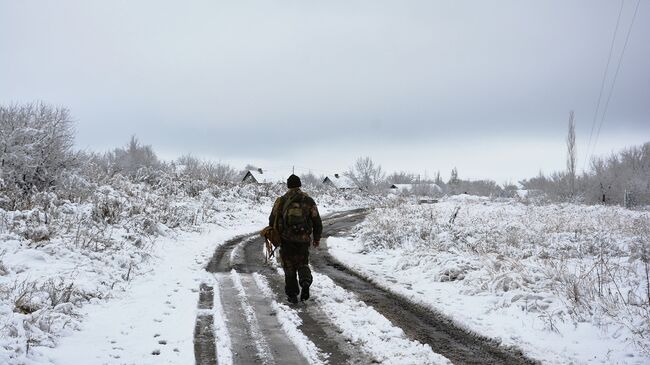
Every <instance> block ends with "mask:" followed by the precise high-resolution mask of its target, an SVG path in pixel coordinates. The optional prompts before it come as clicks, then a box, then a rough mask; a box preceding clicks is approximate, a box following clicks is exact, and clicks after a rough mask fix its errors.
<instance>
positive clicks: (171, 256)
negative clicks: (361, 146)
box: [0, 176, 368, 364]
mask: <svg viewBox="0 0 650 365" xmlns="http://www.w3.org/2000/svg"><path fill="white" fill-rule="evenodd" d="M168 184H170V185H165V184H161V186H159V187H155V188H154V187H151V186H149V185H147V184H142V183H132V182H129V181H128V180H126V179H124V178H122V177H120V176H117V177H116V178H115V179H114V180H113V181H110V185H103V186H98V187H97V188H96V189H95V190H94V192H93V191H91V192H90V198H89V199H88V201H86V202H82V203H71V202H69V201H66V200H60V199H59V198H58V197H56V195H54V194H50V195H47V196H46V198H47V199H48V200H47V202H46V204H44V206H46V207H47V208H42V207H36V208H34V209H32V210H29V211H4V210H1V209H0V218H1V219H0V242H1V245H0V315H1V319H0V363H2V364H5V363H7V364H51V363H57V364H68V363H84V364H93V363H134V364H135V363H137V364H146V363H191V362H193V361H194V360H193V357H194V355H193V348H192V346H193V345H192V340H193V338H192V337H193V330H194V328H193V327H194V324H195V319H196V315H197V313H198V312H197V310H198V309H197V301H198V288H199V286H200V284H201V283H208V284H214V286H215V287H218V286H217V285H216V280H217V279H216V277H214V276H213V275H209V274H207V273H206V272H205V270H204V265H205V264H206V263H207V262H208V259H209V257H210V256H211V255H212V253H213V252H214V250H215V248H216V247H217V246H218V245H220V244H222V243H223V242H225V241H226V240H228V239H229V238H232V237H234V236H237V235H240V234H244V233H250V232H255V231H259V230H260V229H261V228H263V227H264V226H265V225H266V224H267V223H268V222H267V219H268V214H269V212H270V210H271V205H272V203H273V200H274V199H275V198H276V197H277V196H279V195H281V194H282V193H283V192H284V191H285V188H284V187H282V186H279V185H278V186H272V187H264V186H259V185H254V184H253V185H250V184H247V185H234V186H223V187H222V186H213V185H205V186H203V187H201V189H203V190H201V189H199V190H196V186H194V185H192V186H187V185H184V184H185V183H184V182H183V181H171V182H169V183H168ZM199 185H200V184H199ZM199 185H197V186H199ZM183 189H188V190H183ZM186 191H187V192H188V193H187V194H186V193H185V192H186ZM308 193H310V194H311V195H312V196H314V198H315V200H316V201H317V203H318V205H319V208H320V210H321V212H323V214H326V213H327V212H330V211H333V210H345V209H351V208H356V207H359V206H363V205H366V204H367V201H368V199H367V198H366V197H363V196H353V195H350V194H344V193H339V192H337V191H323V192H319V191H314V192H312V191H308ZM39 199H43V197H40V198H39ZM220 304H221V303H220V301H219V296H218V294H217V295H215V303H214V308H213V313H214V318H215V323H214V331H215V334H216V338H217V349H218V356H219V361H220V362H221V363H228V362H232V353H231V352H230V343H229V337H228V336H227V335H226V334H227V327H226V326H225V323H224V321H223V320H224V315H225V314H224V313H223V308H222V307H221V306H220ZM159 341H163V342H164V343H159ZM154 353H156V354H155V355H154ZM82 360H83V361H82Z"/></svg>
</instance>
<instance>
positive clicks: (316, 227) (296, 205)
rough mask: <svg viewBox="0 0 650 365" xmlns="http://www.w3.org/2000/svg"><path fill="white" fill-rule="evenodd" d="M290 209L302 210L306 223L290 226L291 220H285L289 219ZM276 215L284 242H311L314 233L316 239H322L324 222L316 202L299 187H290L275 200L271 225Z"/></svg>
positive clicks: (292, 211)
mask: <svg viewBox="0 0 650 365" xmlns="http://www.w3.org/2000/svg"><path fill="white" fill-rule="evenodd" d="M288 211H291V212H290V213H296V212H301V213H302V219H303V220H304V225H303V226H301V227H300V228H299V229H296V228H295V227H289V224H288V223H289V222H285V220H288V218H287V215H288V214H289V213H288ZM276 215H277V216H278V229H279V230H280V234H281V236H282V241H283V242H296V243H298V242H306V243H309V242H311V236H312V234H313V236H314V241H320V236H321V233H322V232H323V223H322V222H321V219H320V215H319V214H318V208H317V207H316V202H314V199H312V198H311V197H309V196H308V195H307V194H305V193H304V192H303V191H301V190H300V189H299V188H293V189H289V191H287V192H286V194H284V195H283V196H281V197H279V198H277V199H276V200H275V204H273V210H272V211H271V215H270V216H269V226H273V225H274V222H275V217H276Z"/></svg>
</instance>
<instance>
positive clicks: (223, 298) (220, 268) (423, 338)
mask: <svg viewBox="0 0 650 365" xmlns="http://www.w3.org/2000/svg"><path fill="white" fill-rule="evenodd" d="M365 215H366V211H365V210H354V211H349V212H343V213H336V214H333V215H330V216H328V217H327V218H325V219H324V220H323V224H324V227H325V228H324V232H323V237H328V236H332V235H339V234H343V233H346V232H347V231H349V230H350V229H351V228H352V227H354V226H355V225H356V224H358V223H359V222H360V221H362V220H363V219H364V218H365ZM264 261H265V260H264V257H263V254H262V239H261V238H259V237H258V236H257V235H256V234H252V235H247V236H241V237H237V238H235V239H232V240H230V241H228V242H226V243H225V244H224V245H222V246H220V247H219V248H218V249H217V250H216V251H215V253H214V256H213V257H212V259H211V260H210V262H209V263H208V265H207V266H206V270H207V271H209V272H211V273H214V275H215V278H216V281H217V284H216V285H218V286H219V290H218V291H214V292H213V288H211V287H209V286H207V285H203V286H202V287H201V288H200V290H201V291H200V293H201V299H200V302H199V308H200V309H206V308H207V307H209V306H211V305H212V302H213V301H214V299H213V298H212V296H213V295H219V296H220V298H219V300H220V302H221V303H222V305H223V310H224V312H225V313H228V316H227V317H228V318H227V319H226V322H227V323H226V324H227V327H228V332H229V333H230V337H231V339H230V341H231V344H232V359H233V362H234V363H235V364H238V363H241V364H247V363H260V364H275V363H277V364H293V363H306V359H304V358H303V357H302V355H301V354H300V353H299V352H298V350H297V349H296V348H295V346H294V345H293V344H292V343H291V342H290V341H289V340H287V339H286V337H284V336H278V333H282V329H281V328H280V326H279V323H278V322H277V318H276V317H275V314H274V313H272V312H271V311H270V309H269V307H270V305H269V301H270V300H271V299H276V300H278V301H284V298H285V297H284V280H283V278H282V276H281V275H278V273H277V271H275V270H274V269H273V268H271V267H270V265H268V264H266V263H265V262H264ZM310 261H311V264H312V267H313V268H314V270H315V271H317V272H320V273H322V274H325V275H328V276H329V277H330V278H331V279H332V280H333V281H334V282H335V283H336V284H337V285H339V286H341V287H343V288H345V289H346V290H349V291H351V292H354V293H355V294H356V295H357V296H358V298H359V299H360V300H362V301H364V302H365V303H366V304H368V305H370V306H372V307H373V308H374V309H375V310H377V311H378V312H379V313H381V314H382V315H384V316H385V317H386V318H387V319H389V320H390V321H391V322H392V323H393V325H395V326H398V327H400V328H402V329H403V331H404V333H405V334H406V335H407V336H408V337H410V338H411V339H414V340H417V341H419V342H421V343H424V344H428V345H430V346H431V348H432V349H433V351H434V352H436V353H439V354H441V355H443V356H445V357H447V358H448V359H450V360H451V361H452V362H453V363H454V364H535V363H536V362H534V361H532V360H530V359H528V358H526V357H525V356H524V355H523V354H522V353H521V352H520V351H518V350H517V349H512V348H505V347H503V346H499V345H498V344H497V343H496V342H495V341H494V340H491V339H488V338H484V337H480V336H476V335H474V334H471V333H469V332H467V331H466V330H464V329H462V328H460V327H459V326H456V325H455V324H454V323H452V322H451V321H450V320H448V319H447V318H445V317H444V316H442V315H441V314H439V313H436V312H433V311H431V310H429V309H426V308H423V307H421V306H418V305H416V304H413V303H411V302H409V301H408V300H406V299H404V298H402V297H400V296H398V295H395V294H393V293H391V292H389V291H387V290H384V289H382V288H381V287H379V286H377V285H376V284H373V283H372V282H370V281H369V280H367V279H366V278H364V277H362V276H361V275H359V274H358V273H355V272H353V271H351V270H349V269H348V268H346V267H345V266H343V265H342V264H340V263H339V262H337V261H336V260H335V259H334V258H332V256H330V255H329V254H328V252H327V247H326V244H325V245H324V247H322V248H321V249H319V250H312V252H311V254H310ZM252 273H258V274H260V275H263V276H264V277H265V278H266V279H267V281H268V283H269V285H270V287H271V289H272V290H273V291H274V292H275V294H276V295H275V296H276V297H275V298H265V297H264V296H263V295H262V294H261V292H260V291H259V288H257V287H256V286H255V283H254V282H253V280H252V277H251V274H252ZM213 293H214V294H213ZM310 304H311V303H310V302H307V304H305V303H301V304H299V305H297V306H294V309H296V311H297V312H298V315H299V316H300V318H301V319H302V322H303V324H302V326H300V327H299V329H300V330H301V331H302V332H303V333H304V334H305V335H306V336H307V337H308V338H309V339H310V340H311V341H312V342H313V343H314V344H315V345H316V346H317V347H318V348H319V349H320V350H321V351H322V352H323V353H326V354H328V361H329V363H331V364H345V363H348V364H358V363H370V362H371V359H370V358H368V357H367V356H366V355H365V354H364V353H363V352H362V351H360V350H359V349H357V348H355V347H353V345H351V344H350V343H348V342H346V341H344V340H343V339H342V338H341V336H340V334H339V332H338V330H337V329H336V328H335V327H334V326H333V325H332V324H331V323H330V322H329V320H328V318H327V316H325V314H324V313H322V312H321V311H320V309H319V308H318V307H317V306H315V305H310ZM247 309H248V311H249V312H250V310H251V309H252V310H253V311H254V312H255V313H256V317H255V318H250V315H248V316H247ZM201 313H205V311H204V312H201V311H200V313H199V316H197V321H196V327H195V355H196V363H197V364H208V363H210V364H214V363H216V359H217V358H218V356H217V354H216V351H217V350H216V347H215V346H214V343H215V338H214V331H213V330H212V320H213V318H212V316H211V315H210V316H208V315H205V314H204V315H201ZM260 337H261V338H263V341H262V342H263V343H256V341H255V339H256V338H260ZM258 342H259V341H258ZM210 344H212V345H210Z"/></svg>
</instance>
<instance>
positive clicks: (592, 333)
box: [327, 196, 650, 364]
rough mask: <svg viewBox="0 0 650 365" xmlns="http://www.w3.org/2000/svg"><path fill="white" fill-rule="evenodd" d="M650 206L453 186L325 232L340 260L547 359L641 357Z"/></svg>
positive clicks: (648, 324) (646, 320) (642, 360)
mask: <svg viewBox="0 0 650 365" xmlns="http://www.w3.org/2000/svg"><path fill="white" fill-rule="evenodd" d="M649 237H650V214H649V213H648V212H647V211H645V212H644V211H631V210H626V209H622V208H617V207H603V206H582V205H572V204H562V205H546V206H534V205H525V204H522V203H519V202H516V201H514V200H506V201H491V200H489V199H486V198H478V197H470V196H456V197H450V198H446V199H443V200H442V201H441V202H440V203H437V204H433V205H414V204H409V203H405V202H402V201H399V200H398V201H396V202H395V203H394V204H393V205H392V206H389V207H386V208H377V209H375V210H373V212H372V213H371V214H370V215H369V216H368V218H367V219H366V220H365V222H364V223H363V224H362V225H361V226H360V227H358V230H357V231H356V232H355V233H353V234H352V237H340V238H329V239H328V242H327V244H328V245H329V247H330V252H331V253H332V254H333V255H334V256H335V257H336V258H337V259H338V260H340V261H341V262H342V263H344V264H345V265H346V266H349V267H352V268H353V269H354V270H355V271H357V272H359V273H361V274H362V275H364V276H366V277H368V278H369V279H371V280H373V281H374V282H376V283H377V284H379V285H381V286H383V287H385V288H387V289H389V290H392V291H394V292H397V293H399V294H402V295H404V296H405V297H407V298H410V299H411V300H413V301H414V302H417V303H420V304H422V305H425V306H428V307H430V308H433V309H435V310H437V311H439V312H442V313H444V314H446V315H448V316H449V317H451V318H452V319H453V320H455V321H456V322H457V323H459V324H460V325H461V326H463V327H465V328H467V329H468V330H470V331H474V332H476V333H480V334H483V335H486V336H490V337H495V338H497V339H499V340H500V341H501V342H502V343H504V344H506V345H515V346H518V347H520V348H522V349H523V350H524V351H525V352H526V353H527V354H529V356H531V357H533V358H536V359H540V360H543V361H544V362H545V363H550V364H566V363H569V362H575V363H602V364H612V363H622V364H623V363H624V364H647V363H649V362H650V353H649V351H648V350H649V347H650V340H648V336H649V335H650V303H649V297H648V295H649V294H648V276H647V275H648V271H647V266H646V263H647V262H648V252H649V251H650V250H649V246H650V243H649Z"/></svg>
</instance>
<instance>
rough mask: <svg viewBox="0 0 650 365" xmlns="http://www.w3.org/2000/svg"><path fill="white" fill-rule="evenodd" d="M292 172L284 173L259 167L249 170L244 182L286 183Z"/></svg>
mask: <svg viewBox="0 0 650 365" xmlns="http://www.w3.org/2000/svg"><path fill="white" fill-rule="evenodd" d="M289 175H290V174H287V175H286V176H285V175H282V174H279V173H276V172H272V171H268V170H263V169H257V170H248V171H246V175H244V178H243V179H242V182H244V183H255V184H278V183H280V184H281V183H286V180H287V177H289Z"/></svg>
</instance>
